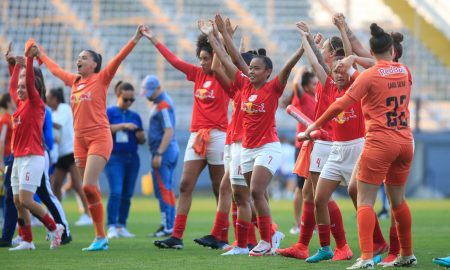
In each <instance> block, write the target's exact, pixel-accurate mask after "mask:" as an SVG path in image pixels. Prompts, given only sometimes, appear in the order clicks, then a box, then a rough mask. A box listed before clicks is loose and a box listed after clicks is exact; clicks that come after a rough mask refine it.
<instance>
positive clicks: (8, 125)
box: [0, 112, 13, 157]
mask: <svg viewBox="0 0 450 270" xmlns="http://www.w3.org/2000/svg"><path fill="white" fill-rule="evenodd" d="M12 133H13V125H12V117H11V115H10V114H9V113H7V112H5V113H4V114H2V117H1V118H0V140H2V141H3V142H5V149H4V151H3V157H7V156H9V155H11V138H12Z"/></svg>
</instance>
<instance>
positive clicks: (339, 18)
mask: <svg viewBox="0 0 450 270" xmlns="http://www.w3.org/2000/svg"><path fill="white" fill-rule="evenodd" d="M333 24H334V25H336V27H337V28H344V27H345V16H344V14H342V13H335V14H334V15H333Z"/></svg>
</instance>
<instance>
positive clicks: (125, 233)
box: [117, 227, 136, 238]
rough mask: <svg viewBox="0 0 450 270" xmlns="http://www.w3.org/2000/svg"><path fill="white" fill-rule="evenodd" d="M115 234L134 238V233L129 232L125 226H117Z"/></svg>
mask: <svg viewBox="0 0 450 270" xmlns="http://www.w3.org/2000/svg"><path fill="white" fill-rule="evenodd" d="M117 234H118V235H119V237H124V238H134V237H136V235H135V234H133V233H130V232H129V231H128V230H127V228H125V227H120V228H117Z"/></svg>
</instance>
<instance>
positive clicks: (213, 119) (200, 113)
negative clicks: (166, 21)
mask: <svg viewBox="0 0 450 270" xmlns="http://www.w3.org/2000/svg"><path fill="white" fill-rule="evenodd" d="M155 46H156V48H157V49H158V50H159V52H160V53H161V54H162V55H163V56H164V58H166V60H167V61H169V63H170V64H171V65H172V66H174V67H175V68H176V69H178V70H179V71H181V72H183V73H184V74H186V78H187V80H188V81H192V82H194V106H193V108H192V122H191V128H190V131H191V132H196V131H198V130H200V129H205V128H206V129H210V128H213V129H218V130H222V131H226V130H227V126H228V103H229V97H228V95H227V93H226V92H225V91H224V89H223V88H222V86H221V85H220V83H219V81H218V80H217V79H216V77H215V76H214V74H213V73H210V74H206V73H205V72H203V70H202V68H201V67H198V66H195V65H192V64H189V63H187V62H184V61H182V60H180V59H179V58H177V57H176V56H175V55H174V54H173V53H172V52H171V51H169V49H167V48H166V47H165V46H164V45H163V44H162V43H158V44H156V45H155ZM226 90H227V89H226Z"/></svg>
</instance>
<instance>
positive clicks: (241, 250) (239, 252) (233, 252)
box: [221, 246, 249, 256]
mask: <svg viewBox="0 0 450 270" xmlns="http://www.w3.org/2000/svg"><path fill="white" fill-rule="evenodd" d="M248 253H249V250H248V248H241V247H238V246H236V247H234V248H232V249H230V250H229V251H227V252H225V253H222V254H221V255H222V256H228V255H248Z"/></svg>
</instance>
